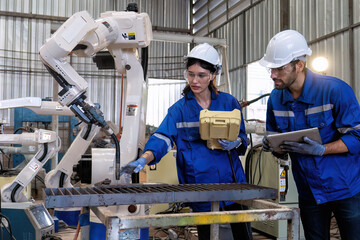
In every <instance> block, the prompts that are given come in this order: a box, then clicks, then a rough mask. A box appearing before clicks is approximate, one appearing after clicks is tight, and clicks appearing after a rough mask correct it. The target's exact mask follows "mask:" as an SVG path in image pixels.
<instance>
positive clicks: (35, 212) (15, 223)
mask: <svg viewBox="0 0 360 240" xmlns="http://www.w3.org/2000/svg"><path fill="white" fill-rule="evenodd" d="M1 213H2V214H3V215H5V216H6V219H5V218H2V223H3V226H6V228H7V229H8V230H10V229H11V234H10V233H9V234H8V233H6V234H5V230H4V227H3V226H2V230H3V232H4V234H3V238H2V239H4V240H8V239H9V240H12V239H13V238H11V237H14V238H15V239H29V240H30V239H31V240H32V239H34V240H35V239H47V238H45V237H46V236H47V235H52V234H53V233H54V221H53V219H52V218H51V216H50V214H49V212H48V211H47V210H46V208H45V207H44V205H43V204H42V203H31V202H24V203H2V204H1ZM7 220H8V221H7Z"/></svg>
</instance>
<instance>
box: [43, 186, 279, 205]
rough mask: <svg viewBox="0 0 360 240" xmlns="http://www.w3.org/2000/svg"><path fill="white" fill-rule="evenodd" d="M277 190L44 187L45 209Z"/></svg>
mask: <svg viewBox="0 0 360 240" xmlns="http://www.w3.org/2000/svg"><path fill="white" fill-rule="evenodd" d="M276 197H277V190H276V189H272V188H267V187H261V186H255V185H250V184H245V183H223V184H184V185H170V184H131V185H116V186H101V187H76V188H46V189H44V198H43V199H44V201H45V206H46V207H47V208H62V207H83V206H87V207H94V206H112V205H126V204H154V203H173V202H208V201H228V200H229V201H231V200H248V199H275V198H276Z"/></svg>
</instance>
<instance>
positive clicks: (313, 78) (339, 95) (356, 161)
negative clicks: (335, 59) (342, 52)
mask: <svg viewBox="0 0 360 240" xmlns="http://www.w3.org/2000/svg"><path fill="white" fill-rule="evenodd" d="M306 55H308V56H310V55H311V50H310V48H309V47H308V45H307V42H306V40H305V38H304V36H303V35H301V34H300V33H299V32H297V31H294V30H285V31H282V32H280V33H278V34H276V35H275V36H274V37H273V38H272V39H271V40H270V42H269V44H268V46H267V49H266V53H265V55H264V57H263V58H262V59H261V60H260V64H261V65H262V66H264V67H266V68H268V69H269V71H270V73H271V78H272V80H273V81H274V85H275V89H274V90H273V91H272V92H271V94H270V97H269V100H268V105H267V117H266V129H267V132H268V134H271V133H279V132H280V133H283V132H290V131H295V130H301V129H307V128H313V127H317V128H318V129H319V132H320V136H321V140H322V142H323V144H320V143H318V142H316V141H313V140H312V139H309V138H307V137H304V139H303V140H304V141H303V142H301V143H298V142H289V141H285V142H284V143H283V145H281V146H280V147H281V149H282V153H280V154H279V153H275V152H273V149H272V148H271V146H270V145H269V141H268V140H267V138H266V136H265V137H264V138H263V149H264V150H265V151H272V152H273V154H274V155H275V156H277V157H282V155H283V156H284V154H286V153H289V154H290V157H291V162H292V171H293V175H294V179H295V182H296V186H297V189H298V193H299V207H300V214H301V220H302V223H303V227H304V232H305V237H306V239H311V240H313V239H330V221H331V213H332V212H333V213H334V216H335V218H336V220H337V223H338V226H339V229H340V235H341V239H343V240H346V239H348V240H354V239H360V108H359V104H358V101H357V100H356V97H355V95H354V92H353V90H352V89H351V87H350V86H349V85H348V84H346V83H345V82H344V81H342V80H340V79H338V78H335V77H330V76H325V75H320V74H316V73H313V72H312V71H310V70H309V69H307V68H306V67H305V61H306Z"/></svg>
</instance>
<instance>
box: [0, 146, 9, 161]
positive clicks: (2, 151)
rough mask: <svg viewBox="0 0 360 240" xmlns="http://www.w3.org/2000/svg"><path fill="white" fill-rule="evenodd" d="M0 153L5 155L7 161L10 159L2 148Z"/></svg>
mask: <svg viewBox="0 0 360 240" xmlns="http://www.w3.org/2000/svg"><path fill="white" fill-rule="evenodd" d="M0 152H1V153H2V154H4V156H5V157H6V158H7V159H10V157H9V156H8V155H6V153H5V152H4V150H2V149H1V148H0Z"/></svg>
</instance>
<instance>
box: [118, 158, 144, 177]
mask: <svg viewBox="0 0 360 240" xmlns="http://www.w3.org/2000/svg"><path fill="white" fill-rule="evenodd" d="M146 162H147V160H146V158H144V157H141V158H139V159H137V160H135V161H132V162H129V163H128V164H126V165H125V166H123V167H121V169H120V176H121V175H123V174H124V173H127V174H131V173H133V172H134V173H138V172H140V170H141V169H143V168H144V167H145V164H146Z"/></svg>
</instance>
